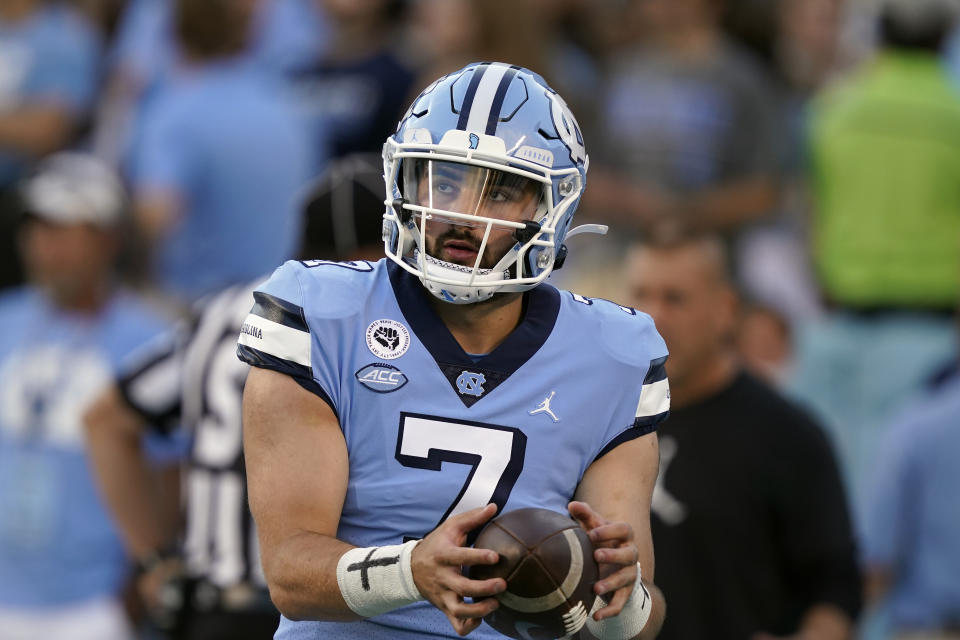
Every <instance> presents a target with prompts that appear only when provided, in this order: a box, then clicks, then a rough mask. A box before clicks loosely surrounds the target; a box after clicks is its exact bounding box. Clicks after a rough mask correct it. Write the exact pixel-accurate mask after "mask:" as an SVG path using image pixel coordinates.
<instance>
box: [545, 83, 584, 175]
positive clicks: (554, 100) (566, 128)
mask: <svg viewBox="0 0 960 640" xmlns="http://www.w3.org/2000/svg"><path fill="white" fill-rule="evenodd" d="M546 93H547V97H548V98H550V115H551V116H553V126H554V127H556V129H557V135H558V136H560V140H562V141H563V144H565V145H567V149H570V159H571V160H572V161H573V162H574V163H576V164H583V163H584V162H586V160H587V147H586V146H585V145H584V144H583V135H582V134H581V133H580V125H578V124H577V119H576V118H574V117H573V112H572V111H570V107H568V106H567V103H566V102H564V101H563V98H561V97H560V96H559V95H558V94H556V93H554V92H552V91H547V92H546Z"/></svg>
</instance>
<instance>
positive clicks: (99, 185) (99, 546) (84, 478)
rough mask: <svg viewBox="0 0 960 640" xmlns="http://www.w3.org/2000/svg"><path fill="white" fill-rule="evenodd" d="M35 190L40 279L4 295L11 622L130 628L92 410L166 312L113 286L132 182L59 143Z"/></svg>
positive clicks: (81, 639)
mask: <svg viewBox="0 0 960 640" xmlns="http://www.w3.org/2000/svg"><path fill="white" fill-rule="evenodd" d="M23 200H24V203H25V215H24V218H23V220H22V224H21V234H20V237H19V240H20V246H21V253H22V257H23V262H24V269H25V272H26V274H27V276H28V279H29V284H28V285H27V286H26V287H24V288H22V289H19V290H16V291H12V292H10V293H7V294H6V295H4V296H3V297H0V630H2V634H0V635H2V636H3V638H4V639H5V640H21V639H23V640H26V639H28V638H29V639H34V638H44V639H46V640H57V639H60V638H70V639H71V640H85V639H90V640H114V639H126V638H130V637H131V633H130V630H129V624H128V622H127V620H126V617H125V615H124V612H123V609H122V607H121V605H120V603H119V600H118V593H119V592H120V590H121V588H122V586H123V585H124V583H125V581H126V579H127V571H128V569H127V563H126V558H125V554H124V552H123V547H122V546H121V544H120V541H119V539H118V537H117V534H116V533H115V531H114V528H113V525H112V523H111V521H110V519H109V518H108V517H107V515H106V513H105V511H104V508H103V505H102V504H101V502H100V499H99V497H98V495H97V491H96V490H95V488H94V484H93V480H92V478H91V475H90V472H89V470H88V464H87V456H86V452H85V446H84V438H83V428H82V424H81V416H82V412H83V410H84V408H85V407H86V405H87V404H88V403H89V401H90V400H91V394H93V393H95V392H96V391H98V390H99V389H100V388H101V386H102V385H103V384H104V382H105V381H106V380H107V379H109V377H110V375H111V373H112V372H113V370H114V369H115V368H116V366H117V364H118V362H119V361H120V360H121V358H123V357H125V356H126V355H127V354H128V353H129V352H130V351H131V350H133V349H134V348H135V347H138V346H139V345H141V344H142V343H144V342H146V341H147V340H149V339H150V338H152V337H153V336H154V335H156V334H158V333H159V332H160V331H162V330H163V328H164V326H165V324H166V323H165V322H164V321H163V320H162V318H161V316H159V315H158V314H157V313H155V312H153V311H151V310H150V309H149V308H148V307H147V306H146V305H145V304H144V303H143V302H142V301H140V300H138V299H137V298H135V297H134V296H132V295H129V294H125V293H120V292H118V291H116V290H115V288H114V287H113V282H112V278H111V271H112V266H113V261H114V257H115V255H116V249H117V236H116V227H117V224H118V223H119V222H120V219H121V216H122V213H123V210H124V206H123V205H124V194H123V189H122V187H121V186H120V183H119V181H118V180H117V178H116V177H115V176H114V175H113V174H112V173H111V172H110V171H109V170H108V169H106V168H105V167H104V166H102V165H101V164H100V163H98V162H97V161H95V160H94V159H92V158H90V157H87V156H84V155H80V154H72V153H64V154H57V155H54V156H51V157H50V158H48V159H47V160H46V161H44V162H43V163H42V164H41V166H40V167H39V169H38V172H37V174H36V175H35V176H33V177H31V178H30V179H28V180H27V181H26V182H25V184H24V187H23Z"/></svg>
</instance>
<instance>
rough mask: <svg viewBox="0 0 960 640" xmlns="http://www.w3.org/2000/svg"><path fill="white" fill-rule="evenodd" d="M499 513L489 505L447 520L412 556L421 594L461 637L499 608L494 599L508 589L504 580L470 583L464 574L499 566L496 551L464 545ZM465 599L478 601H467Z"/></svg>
mask: <svg viewBox="0 0 960 640" xmlns="http://www.w3.org/2000/svg"><path fill="white" fill-rule="evenodd" d="M496 511H497V509H496V505H493V504H488V505H487V506H485V507H479V508H476V509H471V510H470V511H465V512H464V513H461V514H458V515H455V516H452V517H450V518H447V520H445V521H444V522H443V524H441V525H440V526H439V527H437V528H436V529H434V530H433V531H432V532H430V534H429V535H427V536H426V537H425V538H424V539H423V540H421V541H420V543H419V544H418V545H417V546H416V547H415V548H414V550H413V555H412V557H411V566H412V568H413V579H414V582H415V583H416V585H417V588H418V589H419V590H420V594H421V595H422V596H423V597H424V598H426V599H427V600H428V601H430V603H431V604H433V605H434V606H435V607H437V608H438V609H440V610H441V611H443V613H444V614H446V616H447V618H448V619H449V620H450V624H451V625H453V629H454V631H456V632H457V633H458V634H460V635H461V636H465V635H467V634H468V633H470V632H471V631H473V630H474V629H476V628H477V627H478V626H480V622H481V618H482V617H483V616H485V615H487V614H489V613H490V612H492V611H493V610H494V609H496V608H497V607H498V606H499V602H497V600H496V598H493V597H491V596H493V595H494V594H496V593H500V592H501V591H503V590H504V589H506V588H507V584H506V582H505V581H504V580H503V579H502V578H492V579H490V580H471V579H469V578H467V577H466V576H464V575H463V567H465V566H471V565H476V564H496V562H497V560H498V558H499V557H498V555H497V553H496V552H495V551H490V550H488V549H474V548H472V547H465V546H463V545H464V544H465V543H466V540H467V534H469V533H470V532H471V531H473V530H474V529H476V528H478V527H480V526H482V525H483V524H485V523H486V522H487V521H488V520H490V518H492V517H493V515H494V514H495V513H496ZM465 597H469V598H474V599H475V602H472V603H468V602H465V601H464V598H465Z"/></svg>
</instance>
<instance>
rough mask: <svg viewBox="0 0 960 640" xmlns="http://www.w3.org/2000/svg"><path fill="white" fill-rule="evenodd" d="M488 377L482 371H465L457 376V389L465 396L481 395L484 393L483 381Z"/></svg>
mask: <svg viewBox="0 0 960 640" xmlns="http://www.w3.org/2000/svg"><path fill="white" fill-rule="evenodd" d="M486 381H487V378H486V377H485V376H484V375H483V374H482V373H472V372H470V371H464V372H463V373H461V374H460V377H458V378H457V390H458V391H460V393H462V394H463V395H465V396H476V397H478V398H479V397H480V396H482V395H483V391H484V389H483V383H484V382H486Z"/></svg>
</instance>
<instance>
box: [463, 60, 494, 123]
mask: <svg viewBox="0 0 960 640" xmlns="http://www.w3.org/2000/svg"><path fill="white" fill-rule="evenodd" d="M489 68H490V65H489V64H481V65H479V66H477V67H476V68H475V69H474V71H473V77H471V78H470V84H469V85H467V92H466V93H465V94H464V96H463V103H462V104H461V105H460V118H459V119H458V120H457V129H463V130H466V128H467V121H468V120H469V119H470V109H471V108H472V107H473V99H474V98H476V97H477V87H479V86H480V80H482V79H483V74H484V73H486V71H487V69H489Z"/></svg>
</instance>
